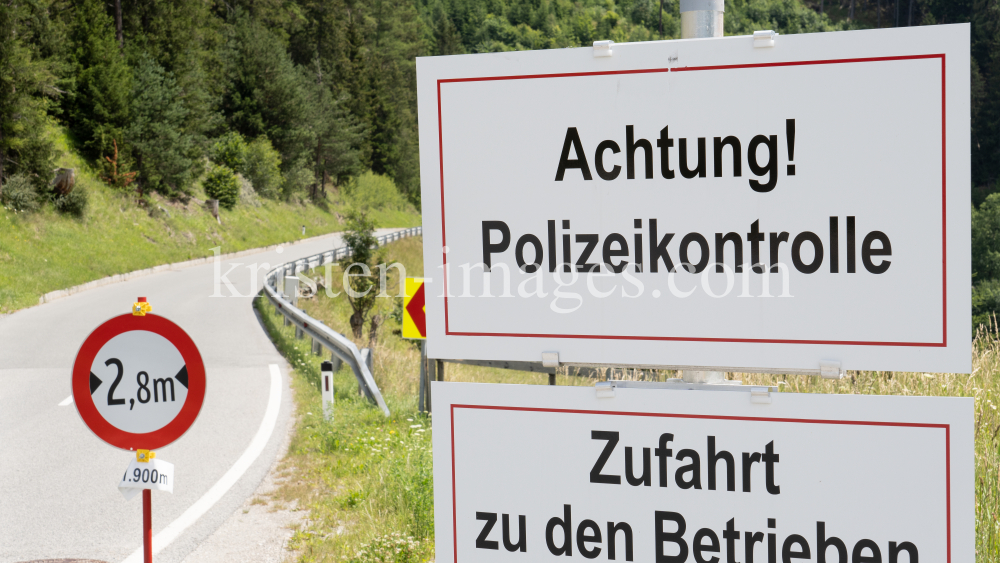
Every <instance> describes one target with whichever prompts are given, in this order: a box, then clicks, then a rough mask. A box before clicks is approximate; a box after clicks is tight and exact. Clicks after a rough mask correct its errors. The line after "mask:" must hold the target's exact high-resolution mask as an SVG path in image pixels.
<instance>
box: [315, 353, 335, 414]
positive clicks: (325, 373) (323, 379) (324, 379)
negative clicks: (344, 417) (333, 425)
mask: <svg viewBox="0 0 1000 563" xmlns="http://www.w3.org/2000/svg"><path fill="white" fill-rule="evenodd" d="M319 369H320V392H321V394H322V396H323V418H324V419H326V420H333V374H334V373H336V372H335V371H334V370H333V362H323V363H322V364H320V368H319Z"/></svg>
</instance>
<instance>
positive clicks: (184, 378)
mask: <svg viewBox="0 0 1000 563" xmlns="http://www.w3.org/2000/svg"><path fill="white" fill-rule="evenodd" d="M91 377H93V375H91ZM174 379H176V380H177V382H178V383H180V384H181V385H183V386H184V388H185V389H187V386H188V368H187V366H186V365H185V366H183V367H181V371H179V372H177V375H175V376H174ZM91 385H93V383H91ZM164 392H165V391H164ZM91 393H93V391H91Z"/></svg>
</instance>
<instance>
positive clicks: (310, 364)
mask: <svg viewBox="0 0 1000 563" xmlns="http://www.w3.org/2000/svg"><path fill="white" fill-rule="evenodd" d="M421 250H422V247H421V241H420V239H419V238H412V239H403V240H402V241H399V242H395V243H392V244H390V245H388V246H387V247H385V252H386V261H387V262H393V261H399V262H400V263H402V264H403V265H404V266H406V270H407V275H410V276H413V277H419V276H421V275H422V273H423V271H422V265H421V261H422V254H421ZM339 274H340V271H339V269H338V268H336V267H334V268H332V269H331V270H330V286H331V291H332V292H338V291H340V287H341V286H340V279H339V277H340V275H339ZM322 275H325V272H323V271H318V272H314V273H313V277H316V278H319V277H321V276H322ZM388 293H390V294H392V293H394V290H393V288H392V287H390V288H389V290H388ZM380 301H381V302H380V303H379V304H378V306H377V313H379V314H382V315H385V316H387V317H389V318H388V320H387V321H386V323H385V325H383V328H382V331H381V333H380V335H379V336H378V340H377V342H376V344H375V346H374V351H375V369H374V375H375V379H376V381H377V382H378V385H379V387H380V389H381V390H382V392H383V396H384V397H385V399H386V403H387V404H388V406H389V408H390V409H391V410H392V413H393V416H392V417H391V418H390V419H386V418H385V417H384V416H382V414H381V413H380V412H379V411H378V410H377V409H374V408H372V407H371V406H369V405H368V404H367V402H366V401H364V400H363V399H361V398H359V397H358V395H357V392H356V390H357V384H356V383H355V382H354V376H353V375H352V374H351V372H350V371H349V369H347V368H344V369H342V370H341V371H340V372H339V373H338V374H337V375H336V387H337V391H338V393H337V397H336V400H337V408H336V418H335V420H334V421H333V422H324V421H323V420H322V417H321V416H319V413H320V412H321V411H320V395H319V391H318V381H319V362H320V360H321V358H318V357H315V356H311V355H310V346H309V343H308V341H306V340H301V341H300V340H295V337H294V331H293V330H292V328H291V327H283V326H281V319H280V317H278V316H276V315H275V313H274V311H273V310H272V308H271V307H264V308H262V309H263V310H262V317H263V318H264V322H265V325H266V326H267V327H268V330H269V331H270V333H271V336H272V338H273V339H274V340H275V343H276V345H277V346H278V348H279V350H280V351H281V352H282V353H283V354H284V355H285V357H286V358H288V360H289V361H290V362H291V363H292V365H293V366H294V367H295V370H296V371H295V376H294V381H295V392H296V404H297V408H298V409H299V413H300V414H302V413H304V414H302V416H301V418H300V420H299V422H298V425H297V427H296V434H295V438H294V439H293V442H292V448H291V450H290V452H289V456H288V458H287V459H286V461H285V466H284V470H285V471H286V472H287V474H288V475H289V476H291V477H292V478H291V479H289V480H288V481H287V483H288V484H286V485H285V486H284V487H283V488H282V489H281V490H280V491H279V493H278V495H279V496H280V497H281V498H282V499H283V500H286V501H291V500H298V501H299V503H300V504H299V505H300V506H303V507H305V508H308V509H309V510H310V520H309V524H308V526H307V527H306V528H303V529H300V530H298V531H297V532H296V534H295V536H294V542H293V544H292V547H294V548H296V549H299V550H300V551H299V560H300V561H303V562H312V561H342V560H347V561H350V562H352V563H375V562H376V561H379V562H380V563H389V562H392V563H416V562H417V561H424V560H427V559H428V558H432V557H433V553H434V552H433V525H432V520H431V518H432V517H433V505H432V499H433V494H432V490H433V483H432V481H431V467H432V459H431V454H430V450H429V448H430V431H429V430H430V429H429V426H430V425H429V420H428V419H426V418H424V417H422V416H421V415H418V414H417V412H416V410H417V405H416V401H417V385H418V381H417V374H418V372H419V360H420V354H419V348H418V347H417V346H416V345H415V344H413V343H412V342H410V341H406V340H403V339H402V338H400V336H399V334H398V332H397V331H398V330H399V325H398V323H397V322H396V321H395V319H392V318H391V317H390V315H391V314H392V312H393V311H394V310H395V308H396V306H397V305H396V301H395V300H394V299H384V300H380ZM299 303H300V306H301V307H303V308H304V309H305V310H306V312H308V313H309V314H310V315H312V316H313V317H314V318H318V319H320V320H322V321H323V322H324V323H326V324H328V325H329V326H331V327H333V328H334V329H335V330H337V331H339V332H342V333H344V334H347V335H348V336H351V334H350V329H349V324H348V321H347V319H348V316H349V315H350V311H351V309H350V306H349V305H348V303H347V301H346V299H345V298H344V296H343V295H341V296H339V297H335V298H329V297H326V296H325V295H323V293H322V290H321V295H320V296H319V297H314V298H312V299H305V300H302V299H300V301H299ZM356 343H357V344H358V345H359V346H366V345H368V340H367V334H366V337H365V338H362V339H357V340H356ZM971 352H972V353H973V354H974V356H973V373H972V375H960V374H925V373H901V372H848V375H847V376H846V377H845V378H844V379H842V380H839V381H832V380H825V379H821V378H819V377H803V376H780V375H762V374H728V377H730V378H735V379H741V380H742V381H743V382H744V384H753V385H765V384H766V385H774V386H778V388H779V389H780V390H781V391H783V392H795V393H851V394H878V395H911V396H917V395H919V396H949V397H956V396H959V397H974V398H975V432H976V435H975V448H976V451H975V456H976V458H975V464H976V474H975V475H976V477H975V478H976V484H975V489H976V508H975V510H976V520H975V521H976V554H977V555H976V560H977V561H979V562H981V563H1000V331H998V330H997V329H996V327H994V330H993V331H992V332H991V331H987V330H982V331H981V332H980V333H979V336H978V338H977V340H976V342H975V345H974V346H973V350H972V351H971ZM446 365H447V375H446V379H447V380H449V381H477V382H494V383H527V384H545V383H547V381H548V376H547V375H544V374H533V373H525V372H516V371H510V370H498V369H486V368H479V367H473V366H465V365H456V364H446ZM674 375H675V373H674V372H672V371H668V370H659V371H657V370H652V371H649V370H647V371H638V370H624V371H622V370H616V371H615V373H614V374H613V375H612V378H615V379H646V380H650V379H652V380H661V381H662V380H663V379H665V378H668V377H673V376H674ZM593 383H594V380H593V379H587V378H582V377H570V376H567V375H559V376H558V384H559V385H592V384H593ZM411 419H412V420H411ZM418 424H419V425H421V426H420V427H419V428H413V426H416V425H418ZM421 430H422V431H421ZM376 450H377V451H376ZM394 533H398V534H400V536H398V538H406V537H412V538H413V541H414V542H418V543H416V544H413V545H415V546H416V547H404V548H403V549H401V550H400V552H399V556H398V558H394V557H396V555H394V554H395V553H396V552H395V551H394V548H392V549H390V548H389V547H386V546H387V545H395V544H393V543H392V541H393V540H394V538H397V536H392V535H391V534H394ZM387 535H388V538H387ZM399 541H403V542H404V543H405V542H406V540H405V539H404V540H399ZM373 542H374V544H373ZM373 545H375V546H376V547H375V548H373V547H372V546H373ZM406 545H407V546H409V545H410V544H409V543H407V544H406ZM363 546H367V547H363ZM379 550H381V551H379ZM374 552H377V553H375V554H374V555H373V553H374ZM359 553H363V555H358V554H359ZM378 553H381V554H382V555H384V556H385V557H382V558H381V559H379V557H377V555H378Z"/></svg>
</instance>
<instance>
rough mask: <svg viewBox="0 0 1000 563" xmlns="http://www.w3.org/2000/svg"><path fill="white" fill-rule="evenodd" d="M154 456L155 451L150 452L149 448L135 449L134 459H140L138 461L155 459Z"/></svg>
mask: <svg viewBox="0 0 1000 563" xmlns="http://www.w3.org/2000/svg"><path fill="white" fill-rule="evenodd" d="M155 458H156V452H151V451H149V450H136V451H135V460H136V461H140V462H143V463H145V462H148V461H149V460H151V459H155Z"/></svg>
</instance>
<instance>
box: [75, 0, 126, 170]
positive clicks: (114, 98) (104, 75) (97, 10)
mask: <svg viewBox="0 0 1000 563" xmlns="http://www.w3.org/2000/svg"><path fill="white" fill-rule="evenodd" d="M70 41H71V42H72V43H73V46H74V48H73V51H72V53H71V54H70V59H71V61H72V63H73V75H74V77H75V88H74V91H73V93H72V95H71V96H70V97H67V98H66V106H67V110H68V111H67V113H68V115H69V122H70V126H71V127H72V129H73V130H74V132H76V134H77V136H78V138H79V139H80V141H81V143H82V144H83V148H84V150H85V152H86V153H87V155H88V156H90V157H91V158H95V159H98V158H100V157H101V156H102V155H106V154H111V152H112V151H113V150H114V149H113V147H112V143H113V141H114V140H115V139H121V138H122V132H123V131H124V129H125V127H126V126H127V125H128V124H129V120H130V117H131V116H130V115H129V110H130V107H129V98H130V95H131V92H132V72H131V69H129V67H128V64H127V63H126V62H125V59H124V58H122V54H121V50H120V49H119V47H118V42H117V41H116V39H115V27H114V21H113V20H112V18H111V17H110V16H109V15H108V14H107V13H105V11H104V7H103V6H102V4H101V2H100V1H99V0H82V1H81V2H80V3H78V4H77V5H76V8H75V13H74V17H73V23H72V25H71V27H70Z"/></svg>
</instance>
